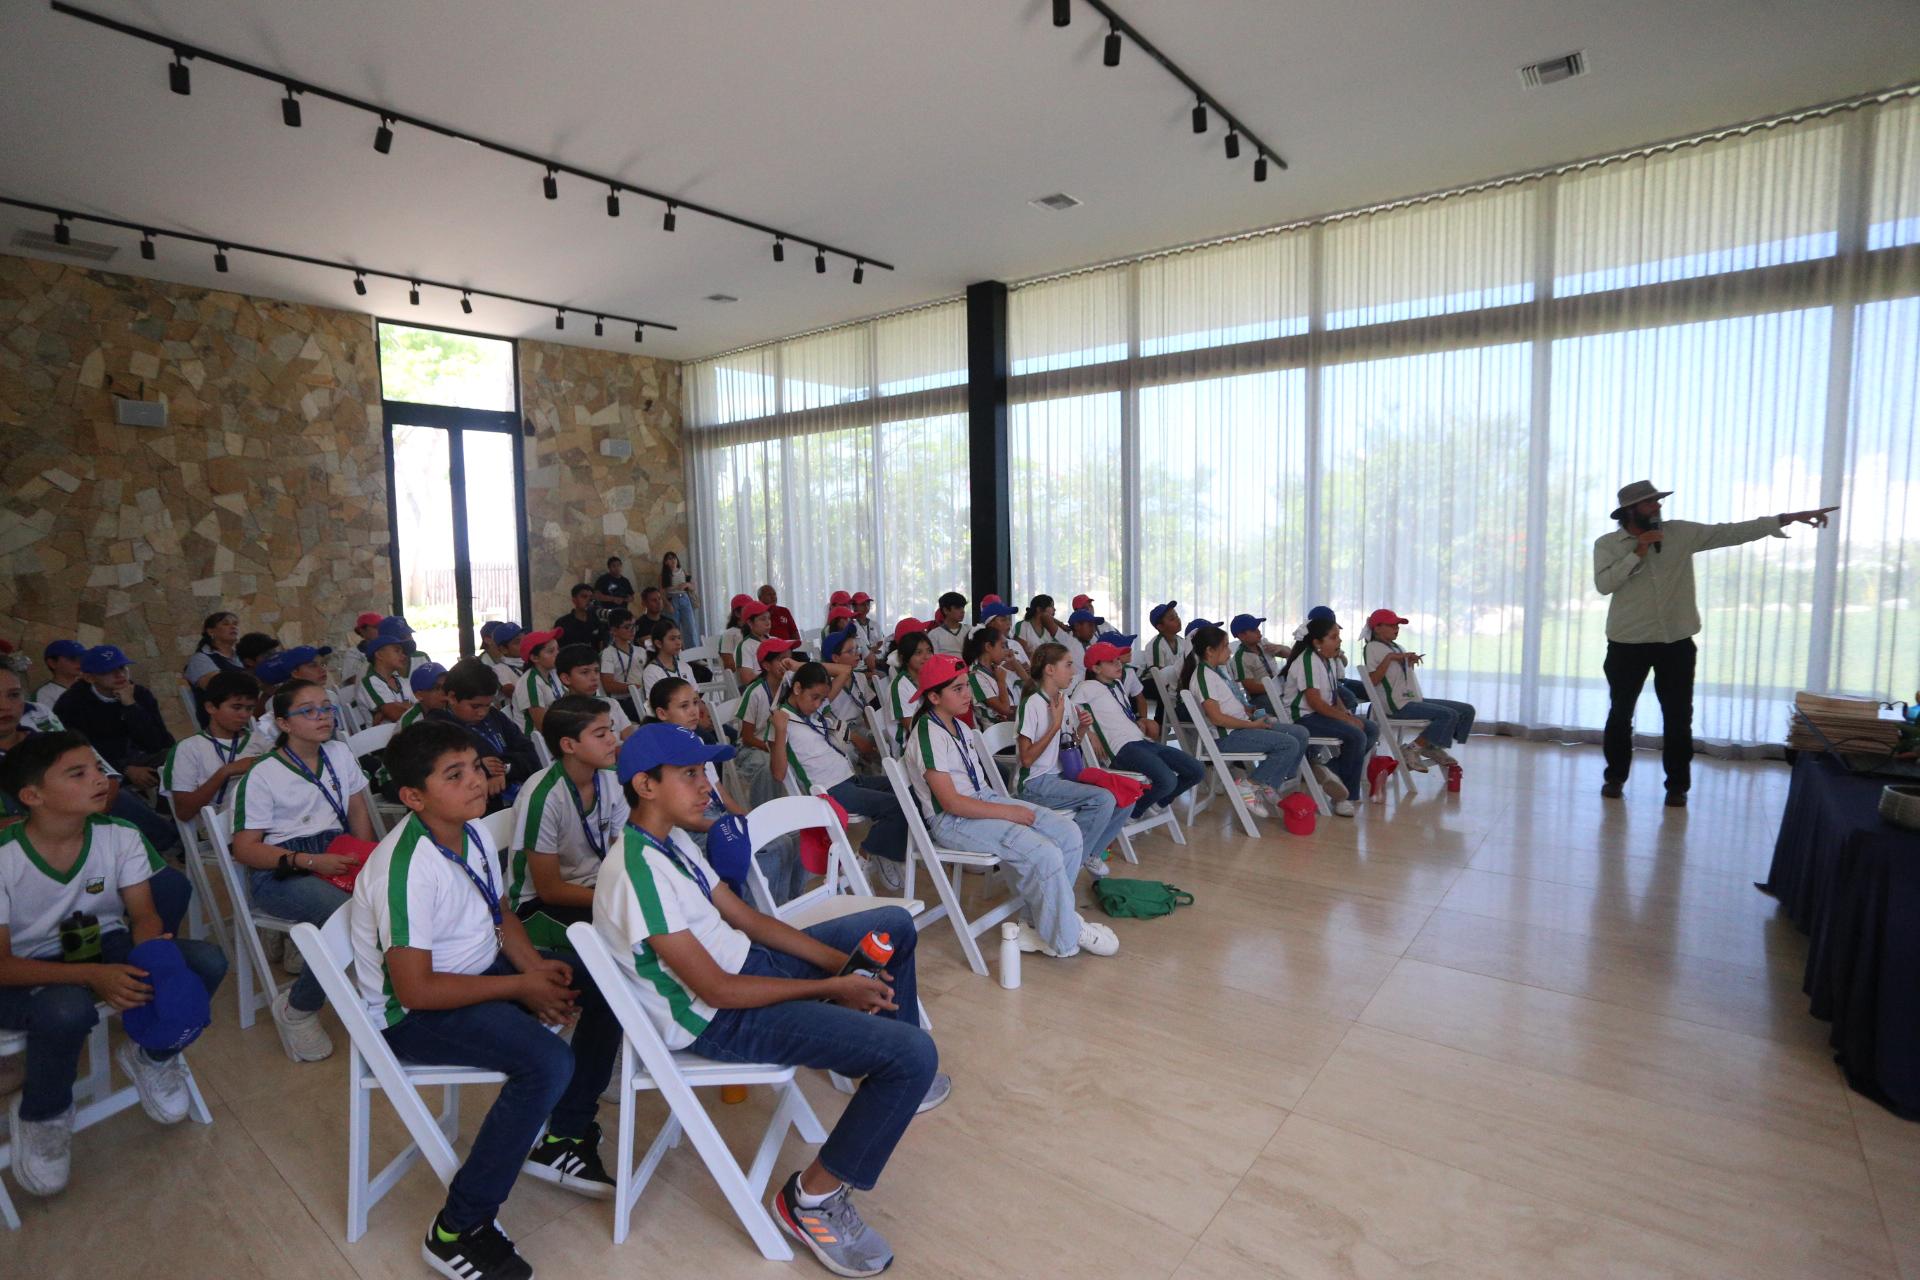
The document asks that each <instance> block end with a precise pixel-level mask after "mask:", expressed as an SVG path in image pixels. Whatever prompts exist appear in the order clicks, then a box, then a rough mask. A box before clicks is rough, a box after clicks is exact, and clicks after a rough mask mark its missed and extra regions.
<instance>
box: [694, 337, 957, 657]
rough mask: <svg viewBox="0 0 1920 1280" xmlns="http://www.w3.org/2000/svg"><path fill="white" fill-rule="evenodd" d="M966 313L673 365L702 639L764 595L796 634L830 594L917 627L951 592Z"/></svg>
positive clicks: (817, 618) (820, 613)
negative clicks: (861, 597)
mask: <svg viewBox="0 0 1920 1280" xmlns="http://www.w3.org/2000/svg"><path fill="white" fill-rule="evenodd" d="M965 383H966V312H965V308H964V305H963V304H961V303H957V302H954V303H943V304H940V305H937V306H932V307H926V308H922V309H920V310H917V311H913V312H908V313H906V314H903V315H897V316H889V317H885V318H882V319H879V320H872V321H867V322H864V323H861V324H855V325H848V326H844V327H842V328H837V329H831V330H828V331H826V332H823V333H817V334H809V335H806V336H803V337H799V338H794V339H790V340H788V341H785V342H779V343H772V344H769V345H767V346H763V347H756V348H753V349H751V350H748V351H744V352H735V353H733V354H730V355H726V356H721V357H717V358H715V359H711V360H703V361H699V362H696V363H694V364H692V365H689V366H688V367H687V377H686V387H687V438H688V441H689V445H690V448H689V467H690V469H691V472H692V480H693V492H694V502H693V525H694V553H695V555H696V557H697V558H698V560H699V564H698V565H696V566H695V568H694V570H693V571H694V573H695V575H696V577H697V578H698V579H699V580H700V581H701V583H702V584H703V586H704V587H705V588H706V592H705V597H706V606H707V609H708V614H709V623H710V625H718V623H719V622H720V620H721V619H722V618H723V617H724V615H725V611H726V602H727V600H728V599H729V598H731V597H732V596H733V595H734V593H736V592H740V591H746V592H749V593H751V592H753V591H754V590H755V589H756V588H757V587H758V586H759V585H760V584H761V583H763V582H771V583H772V584H773V585H774V586H775V587H776V588H777V589H778V590H779V592H780V598H781V601H782V602H783V603H784V604H786V605H787V606H788V607H789V608H790V609H792V610H793V613H794V617H795V619H796V620H797V621H798V622H799V623H800V625H801V626H802V627H817V626H819V625H821V624H822V623H823V622H824V621H825V618H826V602H827V598H828V596H830V595H831V594H832V593H833V592H834V591H836V590H842V589H844V590H847V591H866V592H869V593H870V594H872V595H873V597H874V598H875V601H876V606H875V608H876V616H880V617H885V618H891V617H892V616H894V615H895V614H898V613H908V612H914V613H917V614H919V616H927V615H928V614H929V613H930V612H931V605H932V600H933V598H934V597H936V596H938V595H939V593H940V592H942V591H946V590H949V589H951V588H952V587H955V586H964V584H965V582H966V578H967V557H968V548H969V545H970V540H969V534H968V527H967V521H968V502H967V429H966V387H965Z"/></svg>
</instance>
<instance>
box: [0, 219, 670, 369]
mask: <svg viewBox="0 0 1920 1280" xmlns="http://www.w3.org/2000/svg"><path fill="white" fill-rule="evenodd" d="M0 204H3V205H11V206H12V207H14V208H16V209H28V210H31V211H33V212H35V213H44V214H46V215H48V216H49V217H51V218H53V219H54V227H55V238H56V239H59V238H60V231H61V229H63V228H65V227H66V225H67V224H68V223H69V222H93V223H98V224H99V225H101V226H104V227H120V228H122V229H123V230H127V231H135V232H138V233H139V234H140V240H141V247H140V256H141V257H142V258H146V259H148V260H149V261H151V260H152V259H153V257H154V253H153V251H152V248H151V246H152V245H153V242H154V241H156V240H163V239H164V240H181V241H185V242H186V243H188V244H201V245H206V246H208V247H209V248H211V249H212V250H213V252H214V262H215V264H216V265H215V269H216V270H219V271H225V270H226V269H227V268H226V265H225V263H226V256H227V254H228V253H229V252H234V253H252V254H258V255H259V256H261V257H263V258H280V259H282V260H284V261H287V262H299V263H304V264H306V265H307V266H310V267H326V268H328V269H329V270H333V271H344V272H346V273H347V274H348V275H351V276H353V277H354V281H355V283H354V292H356V293H360V294H365V292H366V289H365V288H364V284H365V281H366V277H368V276H375V277H378V278H379V279H382V280H397V281H400V282H401V283H403V284H405V285H407V286H408V296H409V301H410V302H411V303H412V305H414V306H419V305H420V287H421V286H422V285H426V286H428V287H430V288H434V289H445V290H446V291H447V292H448V293H457V294H459V295H460V297H461V301H462V308H461V309H462V310H463V311H471V310H472V307H471V306H470V305H469V304H470V303H471V301H472V299H474V298H495V299H498V300H499V301H501V302H513V303H518V304H519V305H521V306H525V307H537V308H539V309H541V310H543V311H551V312H553V313H554V315H555V316H564V315H566V313H567V312H569V311H571V312H572V313H573V314H574V315H577V316H592V317H593V318H594V320H595V321H606V320H617V321H619V322H620V323H621V324H630V325H632V326H633V340H634V341H635V342H638V341H640V334H641V331H642V330H644V329H662V330H671V331H676V332H677V331H678V330H679V328H680V326H679V325H677V324H668V323H666V322H665V321H664V320H647V319H643V318H642V317H640V316H624V315H621V314H619V313H618V312H615V311H607V310H604V309H602V308H597V307H581V306H575V305H573V304H571V303H563V302H545V301H542V300H541V299H539V298H528V297H525V296H523V295H521V294H517V293H501V292H499V291H498V290H495V289H482V288H480V287H479V286H477V285H471V284H455V283H454V282H453V281H451V280H435V279H434V278H433V277H432V276H423V275H420V274H419V273H417V272H413V271H382V270H380V269H379V268H378V267H365V266H360V265H359V264H357V263H352V262H339V261H336V260H334V259H332V258H316V257H314V256H313V255H312V254H308V253H293V252H290V251H289V250H286V249H270V248H267V247H266V246H265V245H257V244H246V243H244V242H242V241H239V240H222V239H220V238H219V237H217V236H203V235H199V234H197V233H195V232H192V231H170V230H168V229H167V228H165V227H157V226H155V225H154V224H153V223H151V222H129V221H127V220H126V219H125V218H109V217H107V216H106V215H104V214H98V213H76V212H74V211H73V210H71V209H62V208H60V207H59V206H58V205H51V204H41V203H40V202H39V201H37V200H20V199H16V198H15V197H13V196H0ZM61 243H63V244H64V243H67V241H66V240H61ZM554 327H555V328H556V329H559V328H564V327H565V325H564V324H556V325H555V326H554ZM595 332H596V333H597V332H599V328H598V325H596V327H595Z"/></svg>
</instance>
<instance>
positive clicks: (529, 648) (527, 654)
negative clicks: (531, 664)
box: [520, 627, 560, 662]
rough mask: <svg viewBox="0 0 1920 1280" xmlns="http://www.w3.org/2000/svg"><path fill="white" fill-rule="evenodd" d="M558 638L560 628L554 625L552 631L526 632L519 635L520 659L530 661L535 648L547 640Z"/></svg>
mask: <svg viewBox="0 0 1920 1280" xmlns="http://www.w3.org/2000/svg"><path fill="white" fill-rule="evenodd" d="M559 638H560V629H559V628H558V627H555V628H554V629H553V630H552V631H529V632H527V634H525V635H523V636H521V637H520V661H522V662H528V661H531V660H532V658H533V651H534V650H535V649H538V648H539V647H540V646H541V645H543V644H545V643H546V642H547V641H549V640H558V639H559Z"/></svg>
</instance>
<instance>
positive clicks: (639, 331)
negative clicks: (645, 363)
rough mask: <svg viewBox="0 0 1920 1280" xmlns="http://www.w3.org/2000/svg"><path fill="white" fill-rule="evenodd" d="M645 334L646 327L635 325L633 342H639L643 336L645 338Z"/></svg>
mask: <svg viewBox="0 0 1920 1280" xmlns="http://www.w3.org/2000/svg"><path fill="white" fill-rule="evenodd" d="M645 332H646V326H645V325H638V324H637V325H635V326H633V340H634V341H635V342H638V341H640V339H641V338H642V337H644V336H645Z"/></svg>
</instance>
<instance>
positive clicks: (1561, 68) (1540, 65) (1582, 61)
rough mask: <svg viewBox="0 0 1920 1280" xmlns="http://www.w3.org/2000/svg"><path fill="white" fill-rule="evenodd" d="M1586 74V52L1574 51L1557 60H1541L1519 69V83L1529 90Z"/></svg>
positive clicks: (1582, 50)
mask: <svg viewBox="0 0 1920 1280" xmlns="http://www.w3.org/2000/svg"><path fill="white" fill-rule="evenodd" d="M1585 74H1587V51H1586V50H1585V49H1575V50H1574V51H1573V52H1572V53H1563V54H1561V55H1560V56H1559V57H1557V58H1543V59H1542V60H1541V61H1539V62H1529V63H1528V64H1527V65H1526V66H1524V67H1522V68H1520V83H1521V84H1523V85H1525V86H1526V87H1527V88H1529V89H1538V88H1539V87H1540V86H1542V85H1548V84H1559V83H1560V82H1561V81H1562V80H1571V79H1573V78H1574V77H1575V76H1583V75H1585Z"/></svg>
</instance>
